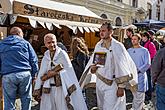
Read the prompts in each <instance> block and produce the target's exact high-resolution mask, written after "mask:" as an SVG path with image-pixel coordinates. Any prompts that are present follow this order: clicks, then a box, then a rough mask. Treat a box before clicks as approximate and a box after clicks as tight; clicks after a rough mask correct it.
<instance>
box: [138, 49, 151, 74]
mask: <svg viewBox="0 0 165 110" xmlns="http://www.w3.org/2000/svg"><path fill="white" fill-rule="evenodd" d="M143 62H144V64H143V65H142V66H141V67H139V68H138V72H140V73H145V72H146V71H147V70H148V68H149V67H150V65H151V59H150V54H149V51H148V50H146V51H145V53H144V57H143Z"/></svg>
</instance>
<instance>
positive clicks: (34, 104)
mask: <svg viewBox="0 0 165 110" xmlns="http://www.w3.org/2000/svg"><path fill="white" fill-rule="evenodd" d="M127 94H128V98H127V104H126V105H127V110H132V109H131V107H132V103H131V102H130V100H132V98H131V96H130V94H129V93H127ZM153 103H155V97H153V100H152V102H151V101H150V102H149V103H148V104H146V105H145V104H144V107H143V108H144V110H155V108H154V104H153ZM16 107H17V110H20V100H17V103H16ZM95 108H96V107H95ZM32 110H39V104H38V102H36V101H35V100H34V99H33V100H32ZM91 110H97V109H91Z"/></svg>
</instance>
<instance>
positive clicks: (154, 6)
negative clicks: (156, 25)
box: [152, 0, 165, 20]
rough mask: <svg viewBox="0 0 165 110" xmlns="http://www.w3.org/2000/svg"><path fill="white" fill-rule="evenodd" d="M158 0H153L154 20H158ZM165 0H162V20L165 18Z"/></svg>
mask: <svg viewBox="0 0 165 110" xmlns="http://www.w3.org/2000/svg"><path fill="white" fill-rule="evenodd" d="M156 5H157V0H152V19H154V20H158V18H157V17H156V14H157V7H156ZM164 11H165V0H162V2H160V20H165V18H164V17H165V16H164V15H165V14H164V13H165V12H164Z"/></svg>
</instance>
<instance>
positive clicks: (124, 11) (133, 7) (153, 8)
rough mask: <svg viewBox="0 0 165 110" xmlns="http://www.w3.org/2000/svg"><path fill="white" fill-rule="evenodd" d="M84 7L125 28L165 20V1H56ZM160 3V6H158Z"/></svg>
mask: <svg viewBox="0 0 165 110" xmlns="http://www.w3.org/2000/svg"><path fill="white" fill-rule="evenodd" d="M55 1H58V2H64V3H68V4H76V5H82V6H85V7H87V8H88V9H90V10H91V11H93V12H94V13H96V14H97V15H99V16H101V17H103V18H105V19H109V20H111V21H112V24H113V25H117V26H123V25H129V24H132V23H134V22H141V21H144V20H145V19H155V20H156V19H158V16H160V17H159V19H160V20H162V19H164V18H165V13H164V11H165V8H164V7H165V0H55ZM158 1H159V5H157V4H158V3H156V2H158ZM160 2H161V3H160ZM159 10H160V11H159Z"/></svg>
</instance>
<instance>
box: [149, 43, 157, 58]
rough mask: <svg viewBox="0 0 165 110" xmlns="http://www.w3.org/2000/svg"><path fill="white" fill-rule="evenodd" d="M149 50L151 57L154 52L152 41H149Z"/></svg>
mask: <svg viewBox="0 0 165 110" xmlns="http://www.w3.org/2000/svg"><path fill="white" fill-rule="evenodd" d="M149 52H150V57H151V59H153V58H154V56H155V54H156V47H155V45H154V44H153V43H152V42H151V43H149Z"/></svg>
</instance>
